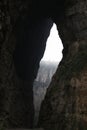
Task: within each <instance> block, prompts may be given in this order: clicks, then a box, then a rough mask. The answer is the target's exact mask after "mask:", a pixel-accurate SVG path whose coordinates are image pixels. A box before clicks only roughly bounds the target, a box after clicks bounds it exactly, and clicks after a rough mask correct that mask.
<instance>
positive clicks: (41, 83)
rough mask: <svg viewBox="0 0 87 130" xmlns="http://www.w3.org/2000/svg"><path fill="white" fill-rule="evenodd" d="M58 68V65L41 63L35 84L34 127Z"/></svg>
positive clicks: (46, 62) (47, 62)
mask: <svg viewBox="0 0 87 130" xmlns="http://www.w3.org/2000/svg"><path fill="white" fill-rule="evenodd" d="M57 66H58V63H53V62H49V61H41V62H40V68H39V70H38V74H37V77H36V79H35V81H34V84H33V92H34V94H33V95H34V109H35V116H34V126H37V122H38V117H39V111H40V107H41V103H42V101H43V100H44V97H45V94H46V90H47V88H48V86H49V84H50V82H51V78H52V76H53V75H54V73H55V72H56V69H57Z"/></svg>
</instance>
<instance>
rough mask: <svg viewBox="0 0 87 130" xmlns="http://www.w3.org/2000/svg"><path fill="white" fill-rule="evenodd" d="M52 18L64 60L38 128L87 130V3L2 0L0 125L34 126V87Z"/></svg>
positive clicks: (43, 109) (70, 0)
mask: <svg viewBox="0 0 87 130" xmlns="http://www.w3.org/2000/svg"><path fill="white" fill-rule="evenodd" d="M49 17H50V18H51V19H52V20H53V21H54V22H55V23H56V24H57V28H58V31H59V35H60V37H61V39H62V42H63V45H64V50H63V56H64V57H63V60H62V61H61V63H60V65H59V68H58V70H57V72H56V74H55V76H54V77H53V80H52V83H51V85H50V87H49V88H48V91H47V94H46V97H45V100H44V101H43V103H42V107H41V112H40V117H39V123H38V125H39V126H40V127H44V128H46V129H53V130H62V129H63V130H86V129H87V114H86V113H87V100H86V98H87V96H86V94H87V43H86V42H87V0H65V1H64V0H54V1H50V0H42V1H41V0H31V1H30V0H1V1H0V125H1V126H6V127H32V126H33V114H34V107H33V92H32V89H33V88H32V83H33V80H34V78H35V77H36V74H37V70H38V67H39V62H40V59H41V57H42V56H43V52H44V49H45V44H46V39H47V37H48V35H49V32H50V28H51V26H52V22H51V21H50V19H49ZM28 43H29V44H28Z"/></svg>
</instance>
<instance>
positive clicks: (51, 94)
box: [38, 0, 87, 130]
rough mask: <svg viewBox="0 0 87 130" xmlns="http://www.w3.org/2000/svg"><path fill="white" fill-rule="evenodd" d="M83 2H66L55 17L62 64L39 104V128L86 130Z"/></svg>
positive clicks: (86, 46) (86, 32) (86, 59)
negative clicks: (60, 17)
mask: <svg viewBox="0 0 87 130" xmlns="http://www.w3.org/2000/svg"><path fill="white" fill-rule="evenodd" d="M86 5H87V1H78V0H77V1H75V0H73V1H72V0H69V1H68V0H66V2H65V6H64V7H65V8H64V9H65V11H64V17H62V19H60V20H61V21H59V19H58V18H57V17H56V16H55V18H54V21H55V22H56V24H57V27H58V31H59V34H60V37H61V39H62V42H63V45H64V50H63V56H64V57H63V60H62V61H61V63H60V65H59V68H58V70H57V72H56V74H55V76H54V77H53V80H52V82H51V85H50V86H49V88H48V90H47V94H46V97H45V99H44V101H43V103H42V107H41V112H40V117H39V123H38V124H39V126H42V127H44V128H45V129H47V130H48V129H50V130H51V129H52V130H86V129H87V114H86V113H87V100H86V99H87V20H86V18H87V14H86V11H87V6H86Z"/></svg>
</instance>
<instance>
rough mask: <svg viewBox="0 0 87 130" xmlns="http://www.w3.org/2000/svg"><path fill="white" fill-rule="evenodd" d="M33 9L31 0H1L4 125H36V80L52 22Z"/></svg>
mask: <svg viewBox="0 0 87 130" xmlns="http://www.w3.org/2000/svg"><path fill="white" fill-rule="evenodd" d="M30 10H31V1H22V0H20V1H14V0H11V1H10V0H9V1H6V0H3V1H0V18H1V19H0V40H1V41H0V126H2V127H24V128H25V127H26V128H29V127H33V118H34V106H33V87H32V86H33V80H34V79H35V77H36V74H37V71H38V67H39V62H40V60H41V58H42V56H43V53H44V50H45V45H46V40H47V37H48V36H49V33H50V29H51V26H52V24H53V23H52V21H51V19H49V18H46V17H44V18H43V17H42V16H41V17H39V16H36V15H35V13H36V11H30ZM31 12H32V14H31Z"/></svg>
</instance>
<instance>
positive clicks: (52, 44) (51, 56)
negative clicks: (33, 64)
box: [42, 24, 63, 63]
mask: <svg viewBox="0 0 87 130" xmlns="http://www.w3.org/2000/svg"><path fill="white" fill-rule="evenodd" d="M62 49H63V45H62V42H61V40H60V38H59V35H58V31H57V27H56V24H53V26H52V28H51V31H50V35H49V37H48V40H47V43H46V49H45V53H44V56H43V58H42V61H49V62H58V63H59V62H60V61H61V59H62Z"/></svg>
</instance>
